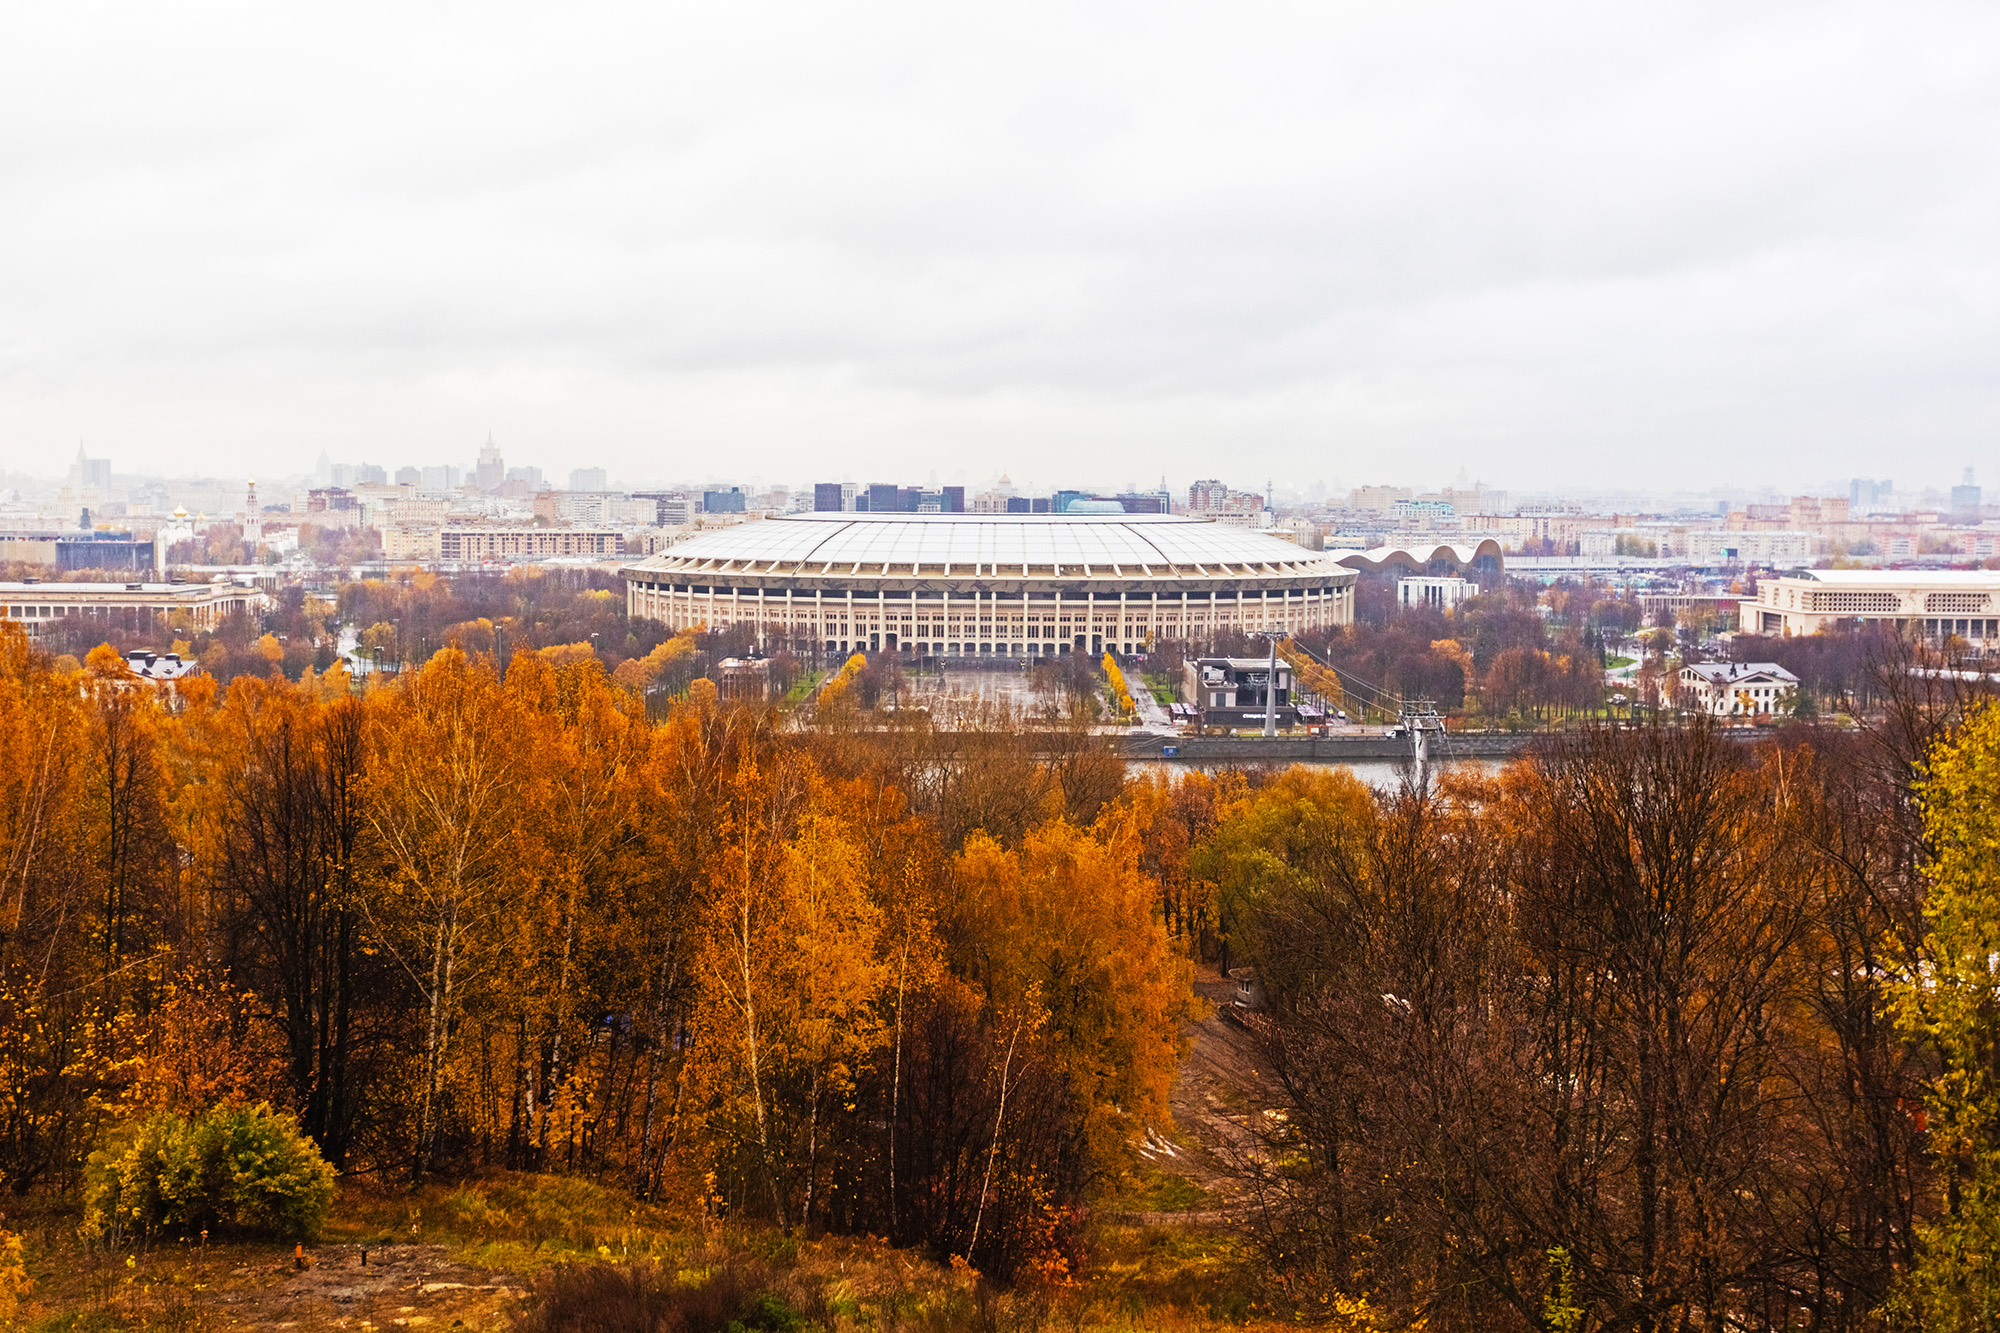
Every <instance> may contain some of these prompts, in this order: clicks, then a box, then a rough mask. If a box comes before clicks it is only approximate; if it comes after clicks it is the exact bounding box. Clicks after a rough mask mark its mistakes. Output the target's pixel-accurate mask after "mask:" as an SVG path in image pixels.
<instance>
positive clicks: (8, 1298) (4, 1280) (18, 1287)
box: [0, 1231, 35, 1318]
mask: <svg viewBox="0 0 2000 1333" xmlns="http://www.w3.org/2000/svg"><path fill="white" fill-rule="evenodd" d="M34 1288H35V1282H34V1279H33V1278H31V1277H29V1276H28V1263H27V1259H26V1257H25V1256H24V1255H23V1254H22V1252H21V1238H20V1237H19V1236H17V1235H15V1234H14V1233H13V1232H11V1231H0V1318H11V1317H12V1316H13V1315H14V1314H15V1313H16V1312H17V1311H18V1310H19V1309H20V1308H21V1299H22V1298H23V1297H24V1296H26V1295H27V1294H28V1293H29V1292H30V1291H33V1290H34Z"/></svg>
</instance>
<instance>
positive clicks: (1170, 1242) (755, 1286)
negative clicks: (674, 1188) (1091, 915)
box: [9, 1165, 1275, 1333]
mask: <svg viewBox="0 0 2000 1333" xmlns="http://www.w3.org/2000/svg"><path fill="white" fill-rule="evenodd" d="M1210 1203H1212V1200H1211V1199H1210V1197H1209V1195H1208V1194H1207V1192H1206V1191H1204V1190H1202V1189H1201V1188H1200V1187H1199V1186H1198V1185H1195V1184H1193V1183H1192V1182H1190V1181H1188V1180H1187V1179H1185V1178H1183V1177H1181V1176H1178V1175H1176V1174H1174V1173H1173V1172H1172V1171H1170V1170H1163V1169H1160V1168H1158V1167H1153V1166H1151V1165H1146V1166H1142V1167H1141V1168H1139V1170H1137V1171H1136V1172H1134V1173H1133V1175H1132V1176H1131V1178H1130V1179H1129V1181H1128V1184H1127V1188H1126V1189H1125V1190H1124V1191H1123V1192H1122V1193H1121V1194H1120V1195H1119V1197H1117V1198H1116V1199H1113V1200H1107V1201H1106V1202H1105V1204H1104V1205H1103V1206H1102V1208H1101V1209H1100V1216H1103V1217H1109V1216H1112V1215H1113V1214H1114V1212H1121V1211H1122V1212H1158V1213H1172V1212H1189V1211H1195V1210H1198V1209H1200V1208H1202V1207H1203V1206H1205V1205H1208V1204H1210ZM75 1225H76V1221H75V1218H74V1216H73V1215H70V1216H67V1217H66V1218H65V1219H64V1221H63V1223H62V1225H60V1226H50V1227H43V1228H40V1236H39V1238H38V1237H37V1234H36V1231H35V1230H30V1231H29V1232H28V1235H29V1237H30V1240H29V1248H30V1254H29V1261H30V1267H31V1269H32V1271H33V1274H34V1276H35V1278H36V1280H37V1286H36V1289H35V1291H34V1293H33V1295H32V1296H31V1297H30V1298H29V1300H30V1303H29V1306H28V1308H26V1309H24V1310H23V1311H22V1318H21V1319H20V1320H19V1321H18V1323H17V1324H16V1325H9V1327H16V1326H18V1327H21V1328H25V1329H28V1330H34V1331H36V1333H101V1331H102V1333H109V1330H113V1329H126V1328H135V1327H145V1328H155V1329H179V1330H184V1331H185V1333H207V1330H210V1329H216V1330H220V1329H223V1328H228V1327H241V1326H244V1325H249V1324H255V1325H263V1326H269V1325H273V1324H285V1323H292V1324H295V1325H296V1326H297V1327H298V1328H300V1329H302V1330H303V1329H307V1328H314V1327H332V1326H334V1324H335V1321H336V1320H337V1319H338V1318H343V1317H344V1318H348V1319H349V1320H350V1321H357V1320H362V1319H366V1320H369V1321H371V1322H373V1323H374V1324H375V1325H376V1326H377V1327H383V1326H386V1325H388V1324H390V1323H393V1322H396V1321H397V1320H399V1319H403V1318H410V1320H411V1322H412V1323H414V1322H416V1320H415V1318H414V1315H413V1313H412V1312H413V1311H414V1314H420V1315H421V1316H422V1317H423V1318H424V1319H425V1320H427V1321H428V1322H429V1325H430V1326H431V1327H434V1328H437V1329H441V1330H449V1329H451V1328H452V1327H453V1325H454V1320H461V1321H462V1323H463V1326H464V1327H465V1328H466V1329H468V1330H473V1329H476V1330H481V1331H484V1330H491V1329H501V1328H509V1327H518V1328H521V1329H524V1330H534V1329H555V1328H573V1327H582V1326H590V1327H614V1326H615V1327H619V1328H627V1327H630V1328H635V1329H658V1330H662V1333H1025V1331H1026V1330H1035V1329H1044V1328H1049V1327H1056V1328H1062V1329H1064V1330H1066V1333H1086V1331H1088V1333H1100V1331H1101V1333H1112V1331H1113V1330H1119V1331H1120V1333H1124V1331H1126V1330H1131V1331H1133V1333H1140V1331H1145V1333H1199V1330H1201V1329H1204V1328H1211V1327H1213V1326H1214V1325H1215V1324H1217V1323H1228V1324H1241V1323H1244V1322H1245V1321H1250V1322H1257V1321H1259V1320H1261V1319H1262V1317H1263V1316H1262V1313H1261V1312H1260V1311H1259V1310H1258V1309H1257V1308H1256V1307H1255V1305H1254V1304H1253V1302H1254V1300H1255V1292H1256V1285H1255V1275H1256V1269H1255V1267H1254V1265H1253V1264H1251V1263H1250V1261H1249V1257H1248V1256H1247V1254H1246V1253H1245V1252H1243V1251H1242V1250H1241V1248H1240V1246H1239V1245H1238V1243H1237V1242H1236V1241H1235V1240H1234V1239H1233V1238H1232V1237H1231V1236H1229V1235H1228V1234H1226V1233H1224V1232H1222V1231H1220V1230H1216V1229H1208V1228H1203V1227H1200V1226H1196V1225H1177V1226H1167V1227H1154V1226H1133V1225H1125V1224H1122V1223H1119V1222H1116V1221H1106V1222H1100V1223H1099V1224H1097V1225H1096V1226H1095V1227H1094V1229H1093V1231H1092V1233H1091V1240H1090V1242H1089V1244H1088V1255H1089V1258H1088V1261H1087V1264H1086V1267H1085V1269H1084V1271H1083V1272H1082V1273H1081V1274H1079V1280H1078V1281H1076V1282H1074V1283H1069V1284H1064V1285H1060V1286H1037V1285H1028V1286H1023V1287H1020V1288H1015V1289H1011V1290H1010V1289H1003V1288H999V1287H996V1286H994V1285H993V1284H990V1283H988V1282H986V1281H985V1280H984V1279H983V1278H981V1277H980V1276H979V1275H978V1274H977V1273H975V1272H973V1271H972V1270H970V1269H968V1268H965V1267H964V1266H962V1265H950V1264H940V1263H936V1262H933V1261H931V1260H930V1259H929V1258H927V1257H926V1256H924V1255H923V1254H922V1253H920V1252H918V1251H914V1250H898V1249H894V1248H892V1247H890V1246H889V1245H887V1244H886V1243H884V1242H882V1241H880V1240H877V1239H874V1238H870V1237H842V1236H826V1237H803V1236H800V1235H798V1234H792V1235H786V1234H784V1233H781V1232H779V1231H778V1230H777V1229H776V1228H774V1227H770V1226H767V1225H764V1224H761V1223H741V1222H717V1221H715V1220H714V1219H712V1218H710V1219H704V1218H701V1217H699V1216H696V1215H694V1214H691V1213H688V1212H685V1211H680V1210H676V1209H674V1208H671V1207H667V1206H662V1205H658V1204H652V1203H647V1202H644V1201H641V1200H637V1199H634V1198H632V1197H630V1196H629V1195H626V1194H624V1193H622V1192H621V1191H618V1190H615V1189H611V1188H607V1187H605V1186H603V1185H600V1184H597V1183H595V1182H592V1181H588V1180H579V1179H570V1178H564V1177H555V1176H533V1175H524V1174H515V1173H493V1174H490V1175H486V1176H482V1177H479V1178H476V1179H473V1180H469V1181H464V1182H459V1183H454V1184H446V1185H432V1186H427V1187H425V1188H423V1189H420V1190H416V1191H396V1190H392V1189H374V1190H370V1189H369V1188H367V1187H366V1186H365V1185H360V1184H357V1183H355V1182H349V1183H348V1184H347V1185H346V1187H345V1188H344V1189H343V1190H342V1193H341V1196H340V1198H339V1199H338V1200H337V1202H336V1204H335V1208H334V1214H333V1217H332V1219H331V1220H330V1222H329V1224H328V1228H327V1235H326V1240H325V1241H324V1242H323V1243H322V1244H321V1245H320V1246H318V1247H311V1246H309V1247H307V1257H308V1263H309V1264H310V1265H312V1266H313V1268H315V1269H317V1270H318V1273H317V1274H313V1273H308V1274H305V1275H301V1274H300V1273H299V1272H298V1270H297V1267H296V1264H295V1262H294V1259H293V1253H292V1247H291V1245H290V1244H279V1243H275V1242H257V1241H242V1242H231V1243H229V1244H226V1245H218V1244H211V1245H210V1246H208V1247H207V1248H206V1249H202V1248H200V1247H197V1246H193V1245H189V1246H170V1245H155V1246H154V1247H153V1248H152V1249H151V1250H141V1251H130V1250H128V1251H120V1252H107V1251H104V1250H102V1249H99V1250H96V1251H91V1250H86V1249H85V1248H84V1246H83V1244H82V1242H81V1241H80V1240H78V1239H77V1238H76V1233H75ZM38 1239H39V1240H40V1242H41V1243H37V1240H38ZM363 1245H366V1246H368V1247H369V1249H370V1254H369V1256H368V1261H367V1265H366V1267H365V1268H363V1267H361V1266H359V1265H358V1259H359V1255H358V1251H359V1249H360V1247H361V1246H363ZM128 1259H129V1260H130V1262H129V1263H128V1262H127V1261H128ZM384 1265H390V1266H391V1268H390V1270H389V1271H391V1272H393V1273H396V1274H398V1276H397V1277H396V1280H395V1282H394V1284H393V1285H392V1286H391V1287H385V1288H383V1289H382V1290H379V1291H375V1292H373V1293H372V1294H370V1295H367V1296H365V1297H363V1298H362V1299H361V1301H360V1303H359V1304H355V1303H349V1304H344V1305H340V1306H339V1307H338V1308H335V1307H333V1306H331V1305H328V1304H327V1303H326V1300H327V1298H325V1297H323V1296H322V1297H318V1298H315V1299H317V1300H319V1302H320V1303H319V1304H316V1305H315V1304H312V1303H311V1302H310V1301H306V1302H304V1303H301V1301H302V1298H301V1296H300V1295H299V1291H300V1286H301V1283H302V1282H305V1281H306V1280H307V1279H310V1278H313V1277H316V1276H320V1275H323V1282H322V1289H324V1286H325V1285H326V1284H332V1285H334V1286H348V1285H351V1284H352V1283H354V1282H358V1281H362V1280H364V1276H365V1275H366V1274H376V1273H379V1272H382V1271H383V1266H384ZM516 1275H518V1276H516ZM440 1278H442V1279H443V1280H442V1281H440ZM376 1280H377V1281H378V1282H382V1281H385V1280H386V1279H382V1278H378V1279H376ZM426 1280H428V1281H429V1282H430V1283H431V1284H432V1286H431V1288H430V1289H429V1290H424V1289H423V1282H424V1281H426ZM597 1314H607V1315H616V1316H617V1319H618V1320H620V1321H623V1322H615V1323H613V1324H603V1323H601V1322H600V1323H598V1324H588V1323H587V1322H586V1323H585V1324H577V1323H575V1322H574V1321H573V1320H572V1319H571V1316H572V1315H575V1316H578V1317H583V1316H587V1315H588V1316H594V1315H597ZM626 1316H630V1318H629V1319H627V1318H626ZM353 1326H355V1323H354V1322H350V1324H349V1327H353ZM1271 1327H1273V1328H1275V1325H1271Z"/></svg>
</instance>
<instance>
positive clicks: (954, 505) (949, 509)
mask: <svg viewBox="0 0 2000 1333" xmlns="http://www.w3.org/2000/svg"><path fill="white" fill-rule="evenodd" d="M938 494H939V495H941V496H942V497H943V498H944V503H943V505H942V506H941V508H940V511H939V512H941V513H946V514H963V513H964V512H965V487H963V486H947V487H945V488H944V489H943V490H942V491H940V492H938Z"/></svg>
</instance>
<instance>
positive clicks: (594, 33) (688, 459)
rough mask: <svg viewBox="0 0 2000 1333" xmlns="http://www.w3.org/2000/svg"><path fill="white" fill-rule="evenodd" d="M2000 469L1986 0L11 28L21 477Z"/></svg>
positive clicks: (798, 10) (698, 8) (465, 12)
mask: <svg viewBox="0 0 2000 1333" xmlns="http://www.w3.org/2000/svg"><path fill="white" fill-rule="evenodd" d="M488 430H491V431H492V432H493V433H494V436H495V438H496V440H497V441H498V443H499V444H500V445H501V447H502V449H503V451H504V452H505V454H506V456H507V458H508V460H509V462H511V463H537V464H540V465H541V466H543V467H544V468H546V469H548V470H550V471H551V472H566V470H567V469H568V468H569V467H571V466H577V465H586V464H600V465H603V466H606V467H608V468H610V469H611V471H612V473H613V474H614V476H618V477H623V478H625V479H626V480H628V481H639V480H644V479H652V478H659V479H666V478H697V479H698V478H708V477H715V478H741V479H749V478H761V479H768V480H774V481H789V480H794V479H806V478H816V477H826V478H832V477H848V478H852V479H856V480H861V481H866V480H869V479H875V478H881V479H893V478H900V479H903V480H905V481H921V480H923V479H924V478H925V477H926V476H927V475H928V474H930V473H932V472H935V473H936V474H937V475H938V476H939V478H940V480H943V481H947V482H948V481H952V480H955V479H963V480H966V481H969V482H972V483H974V484H977V483H979V482H982V481H984V480H985V479H986V478H988V477H990V476H991V475H992V474H993V473H995V472H997V471H1000V470H1005V471H1008V472H1010V473H1012V474H1013V475H1014V477H1015V478H1016V479H1017V480H1018V479H1023V478H1032V479H1036V480H1039V481H1042V482H1045V483H1049V484H1055V483H1062V482H1071V481H1082V482H1086V483H1094V484H1102V485H1116V484H1121V483H1123V482H1126V481H1131V480H1139V481H1154V482H1156V481H1157V480H1158V476H1159V474H1160V473H1162V472H1165V473H1166V474H1168V476H1169V478H1170V479H1171V480H1172V481H1173V482H1174V484H1176V485H1177V486H1178V485H1183V484H1185V482H1186V480H1187V479H1189V478H1190V477H1194V476H1207V475H1219V476H1222V477H1224V478H1226V479H1229V480H1231V481H1233V482H1236V483H1238V484H1242V485H1248V484H1250V483H1252V482H1261V481H1262V479H1263V478H1264V477H1265V476H1266V475H1275V476H1277V477H1279V478H1281V479H1292V480H1295V481H1299V482H1306V481H1311V480H1314V479H1321V480H1326V481H1329V482H1332V481H1336V480H1337V481H1339V482H1341V483H1343V484H1348V485H1352V484H1355V483H1359V482H1367V481H1414V482H1417V483H1419V484H1424V483H1435V482H1444V481H1448V480H1449V479H1450V478H1451V477H1452V476H1453V474H1455V473H1456V472H1457V470H1458V469H1459V468H1460V467H1461V466H1463V467H1464V468H1465V469H1466V470H1467V471H1468V473H1470V474H1471V475H1473V476H1477V477H1483V478H1485V479H1486V480H1487V481H1488V482H1489V483H1490V484H1496V485H1502V486H1512V487H1514V488H1517V489H1525V488H1529V487H1545V486H1560V485H1564V484H1566V483H1578V484H1583V485H1596V486H1605V485H1613V484H1617V483H1620V482H1626V481H1639V480H1657V481H1659V482H1662V483H1675V482H1685V483H1687V484H1689V485H1692V486H1700V485H1707V484H1752V485H1754V484H1772V485H1777V486H1780V487H1788V486H1791V485H1796V484H1803V483H1806V482H1815V483H1817V482H1820V481H1822V480H1824V479H1826V478H1831V477H1836V476H1846V475H1848V474H1851V473H1864V474H1868V475H1878V476H1890V477H1894V478H1895V479H1896V480H1897V483H1898V485H1899V487H1911V488H1914V487H1916V486H1918V485H1921V484H1936V483H1940V482H1949V481H1953V480H1956V479H1957V475H1958V470H1959V469H1960V468H1961V467H1963V466H1966V465H1984V466H1985V467H1986V469H1987V471H1986V472H1985V473H1984V475H1982V477H1981V480H1982V481H1984V482H1985V483H1987V484H1988V485H1989V486H2000V448H1996V443H2000V6H1996V5H1994V4H1992V3H1990V2H1986V0H1982V3H1977V4H1963V5H1952V4H1929V3H1922V2H1921V0H1897V3H1884V4H1876V5H1845V4H1838V3H1828V2H1827V0H1813V2H1812V3H1801V4H1757V3H1744V2H1743V0H1731V2H1730V3H1726V4H1712V5H1704V4H1694V3H1679V4H1672V5H1660V4H1648V5H1644V6H1639V5H1619V4H1607V3H1604V2H1603V0H1591V2H1589V3H1574V4H1560V5H1558V4H1549V5H1532V6H1531V5H1522V4H1496V3H1493V2H1492V0H1482V2H1480V3H1468V4H1462V5H1445V4H1406V3H1388V4H1385V3H1382V2H1381V0H1370V2H1369V3H1365V4H1350V3H1328V2H1327V0H1316V2H1315V3H1308V4H1299V5H1275V4H1261V3H1245V2H1244V0H1234V2H1233V3H1229V4H1221V3H1215V4H1209V5H1200V6H1197V5H1189V4H1172V3H1167V4H1162V3H1158V2H1157V0H1153V2H1149V3H1144V4H1141V3H1131V4H1104V3H1078V2H1076V0H1068V2H1066V3H1055V4H1039V3H1033V2H1024V0H1009V3H1007V4H1004V5H1003V4H992V5H985V6H978V7H973V6H960V5H953V4H948V3H946V4H940V3H938V2H937V0H926V2H924V3H915V2H912V3H908V4H888V3H871V2H869V0H859V2H857V0H847V2H846V3H840V4H828V3H825V0H818V2H817V3H810V4H805V3H801V4H796V5H775V4H759V3H743V2H741V0H738V2H737V3H710V4H702V5H694V4H680V3H666V4H662V3H645V4H595V5H593V4H579V3H576V2H575V0H568V2H567V3H562V4H554V3H544V4H540V5H534V6H522V5H513V4H507V3H495V0H480V3H477V4H471V3H468V4H460V5H451V4H411V3H408V0H404V2H403V3H397V4H393V5H372V4H356V3H344V4H337V5H316V6H305V5H288V4H275V5H274V4H271V3H269V2H268V0H264V2H262V3H257V4H243V5H222V4H203V3H185V4H171V5H161V4H154V5H142V4H137V3H128V4H120V5H90V4H80V3H63V4H39V5H37V4H13V5H8V6H5V8H4V16H0V465H4V466H6V467H9V468H15V469H26V470H32V471H38V472H48V473H53V472H56V471H58V470H59V469H60V467H61V465H62V463H64V462H66V460H67V457H68V455H70V454H72V453H73V452H74V451H75V449H76V445H77V441H78V440H79V438H81V439H82V440H83V441H84V442H85V444H86V446H87V447H88V448H89V451H90V453H91V454H92V455H93V456H109V457H111V458H112V459H113V461H114V464H115V465H116V467H117V468H118V470H119V471H121V472H125V471H141V470H162V471H169V472H196V471H205V472H213V473H219V474H234V473H263V474H266V475H273V476H275V475H279V474H282V473H286V472H297V471H303V470H304V469H306V468H307V467H309V466H310V465H311V463H312V460H313V458H314V457H315V456H316V455H317V454H318V453H319V452H320V451H321V450H322V449H324V450H326V451H327V452H328V453H329V454H331V455H332V456H333V457H334V458H335V459H367V460H370V461H374V462H381V463H384V464H387V465H389V466H391V467H392V468H393V467H394V466H396V465H398V464H402V463H424V462H468V461H470V460H471V458H472V457H473V455H474V453H475V451H476V449H477V447H478V445H479V444H480V443H481V441H483V440H484V438H485V436H486V433H487V431H488Z"/></svg>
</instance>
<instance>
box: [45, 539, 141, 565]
mask: <svg viewBox="0 0 2000 1333" xmlns="http://www.w3.org/2000/svg"><path fill="white" fill-rule="evenodd" d="M55 548H56V549H55V554H56V559H55V563H56V565H57V566H58V567H59V568H61V569H64V570H77V569H134V570H145V569H151V568H153V543H152V542H149V541H144V542H142V541H134V540H133V539H132V534H131V533H129V532H98V533H92V534H91V535H90V536H88V537H59V538H57V539H56V543H55Z"/></svg>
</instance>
